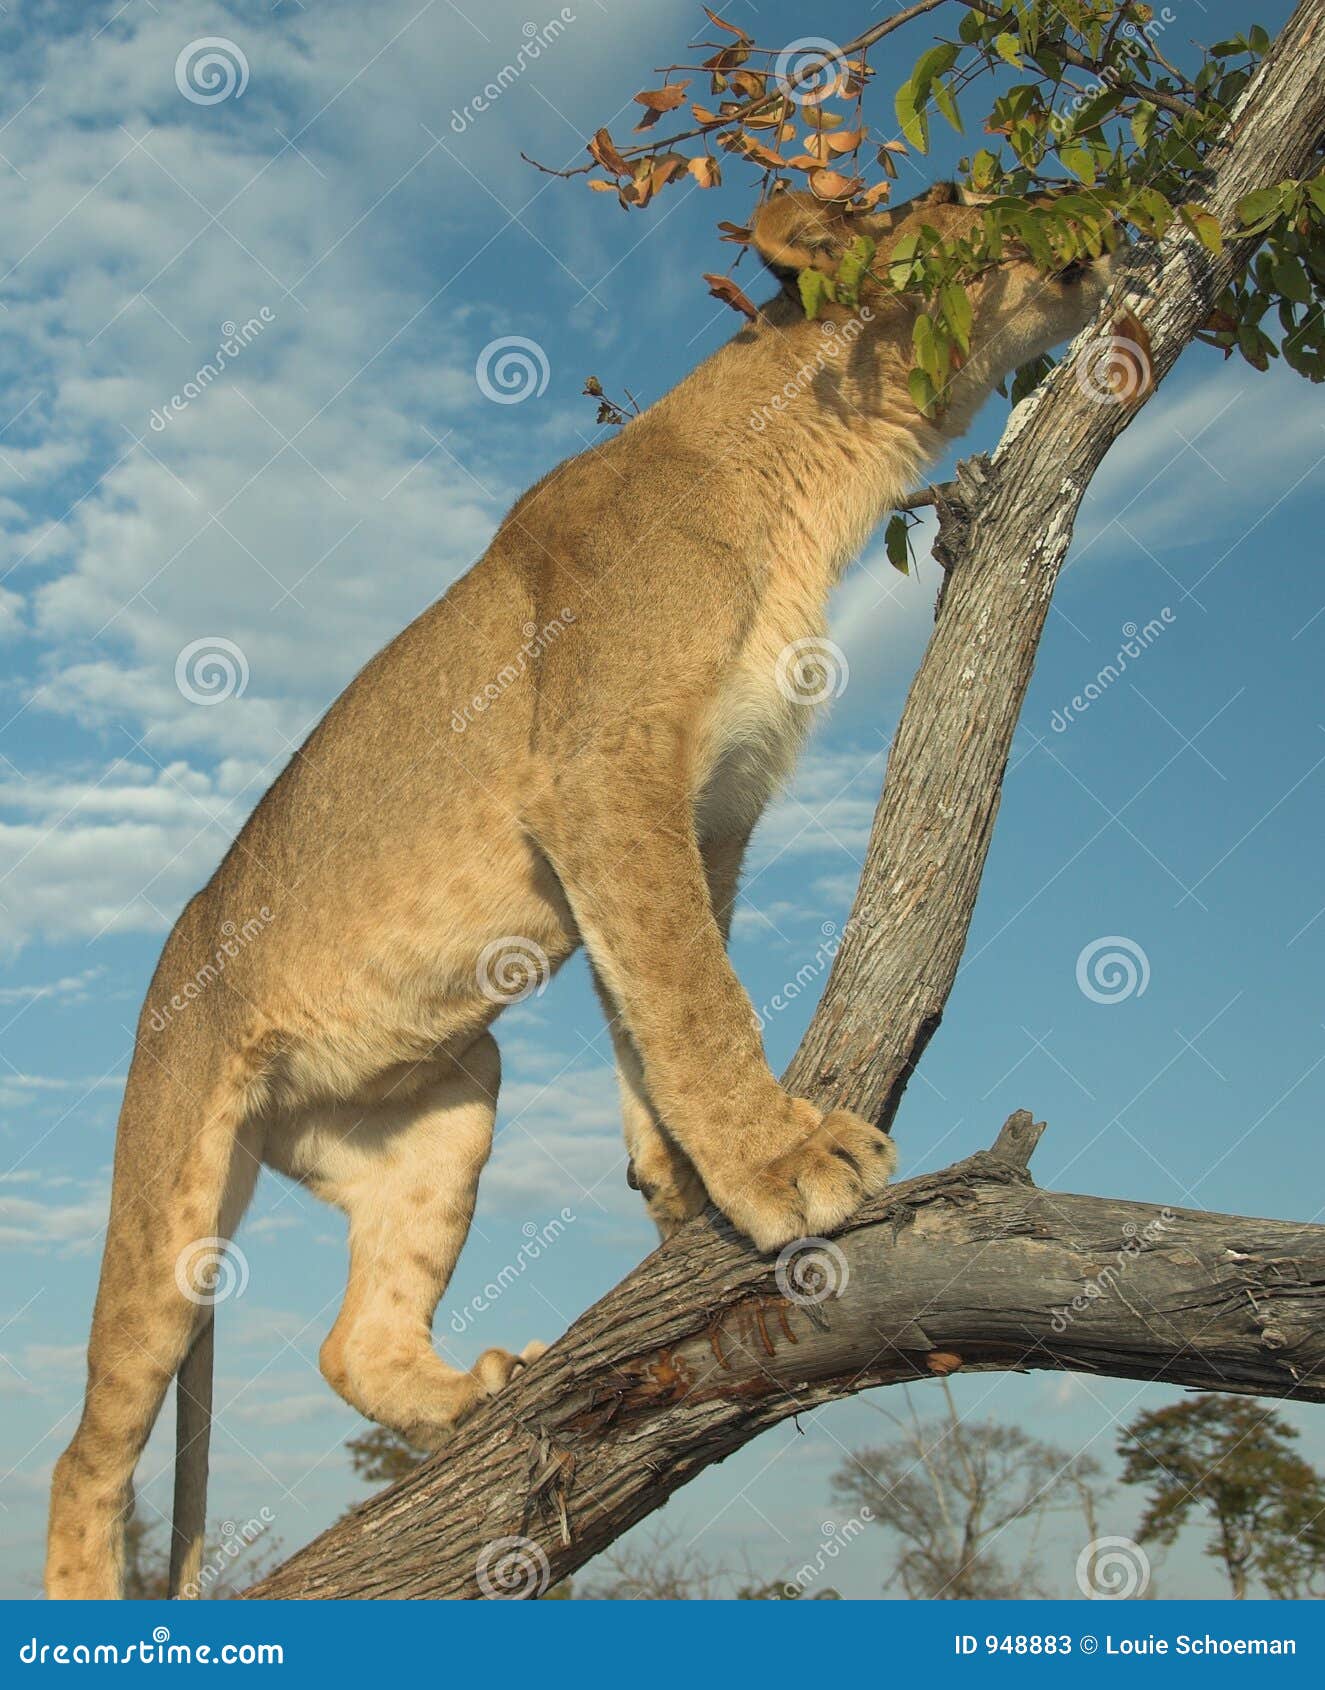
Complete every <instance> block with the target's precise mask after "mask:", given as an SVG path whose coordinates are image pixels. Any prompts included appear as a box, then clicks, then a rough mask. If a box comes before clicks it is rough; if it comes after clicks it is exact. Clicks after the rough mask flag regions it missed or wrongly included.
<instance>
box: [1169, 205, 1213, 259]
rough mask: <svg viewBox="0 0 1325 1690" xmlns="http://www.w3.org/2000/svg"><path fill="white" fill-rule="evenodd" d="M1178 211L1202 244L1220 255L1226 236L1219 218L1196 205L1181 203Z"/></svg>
mask: <svg viewBox="0 0 1325 1690" xmlns="http://www.w3.org/2000/svg"><path fill="white" fill-rule="evenodd" d="M1178 213H1179V215H1180V216H1181V218H1182V220H1183V222H1184V223H1185V224H1186V225H1187V227H1188V228H1189V229H1190V230H1191V232H1192V233H1193V234H1194V235H1195V236H1196V238H1197V240H1198V241H1200V243H1201V245H1202V246H1203V247H1207V248H1208V249H1209V250H1210V251H1211V252H1213V253H1214V254H1215V256H1216V257H1218V256H1219V254H1220V253H1221V252H1222V251H1223V250H1224V236H1223V232H1222V230H1221V229H1220V227H1219V219H1218V218H1217V217H1214V216H1212V215H1211V214H1210V212H1208V211H1202V210H1201V208H1200V207H1199V206H1195V205H1180V206H1179V207H1178Z"/></svg>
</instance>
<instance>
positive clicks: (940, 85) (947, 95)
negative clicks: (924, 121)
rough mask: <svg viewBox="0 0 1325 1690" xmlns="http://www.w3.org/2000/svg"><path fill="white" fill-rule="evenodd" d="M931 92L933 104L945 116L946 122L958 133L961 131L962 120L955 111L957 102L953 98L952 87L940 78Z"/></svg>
mask: <svg viewBox="0 0 1325 1690" xmlns="http://www.w3.org/2000/svg"><path fill="white" fill-rule="evenodd" d="M932 93H933V96H934V104H935V105H936V106H937V107H938V108H939V110H940V111H941V112H942V113H943V115H944V117H946V118H947V120H948V122H949V123H950V124H951V125H952V127H953V128H954V129H955V130H956V131H957V133H958V134H959V135H960V134H961V133H962V120H961V117H960V115H959V113H958V111H957V102H956V100H955V99H954V98H953V95H952V89H951V88H950V87H949V86H948V84H947V83H946V82H943V81H941V80H940V81H937V82H935V84H934V86H933V89H932Z"/></svg>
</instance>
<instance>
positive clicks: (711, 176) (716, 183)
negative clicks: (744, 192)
mask: <svg viewBox="0 0 1325 1690" xmlns="http://www.w3.org/2000/svg"><path fill="white" fill-rule="evenodd" d="M687 168H688V169H689V171H690V174H691V175H692V176H693V177H694V179H695V181H696V182H698V184H699V186H700V187H701V188H720V187H721V186H722V172H721V170H719V169H718V161H717V159H716V158H710V157H709V155H708V154H707V153H701V154H700V155H699V157H698V158H692V159H691V160H690V163H689V165H688V166H687Z"/></svg>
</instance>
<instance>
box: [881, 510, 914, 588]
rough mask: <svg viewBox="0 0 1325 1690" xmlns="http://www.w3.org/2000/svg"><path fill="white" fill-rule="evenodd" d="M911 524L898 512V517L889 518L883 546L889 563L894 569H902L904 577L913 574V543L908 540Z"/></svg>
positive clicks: (884, 532)
mask: <svg viewBox="0 0 1325 1690" xmlns="http://www.w3.org/2000/svg"><path fill="white" fill-rule="evenodd" d="M909 527H910V524H909V523H908V522H907V520H906V518H905V517H904V516H903V515H902V513H901V512H900V511H898V513H897V515H896V516H890V517H889V518H888V526H887V527H886V528H885V529H884V531H883V544H884V547H885V549H886V550H887V553H888V562H889V563H890V564H892V566H893V568H894V569H900V570H901V572H902V574H903V575H909V574H910V573H911V542H910V540H909V539H908V538H907V529H908V528H909Z"/></svg>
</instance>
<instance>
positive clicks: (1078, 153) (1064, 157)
mask: <svg viewBox="0 0 1325 1690" xmlns="http://www.w3.org/2000/svg"><path fill="white" fill-rule="evenodd" d="M1058 157H1059V159H1060V160H1061V161H1062V165H1063V169H1064V170H1070V171H1071V172H1072V174H1073V176H1075V177H1076V179H1077V181H1078V182H1084V183H1085V184H1086V185H1087V187H1089V186H1090V185H1091V184H1092V183H1093V182H1094V180H1095V154H1094V153H1093V152H1092V151H1091V149H1090V148H1089V147H1080V146H1068V147H1059V149H1058Z"/></svg>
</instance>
